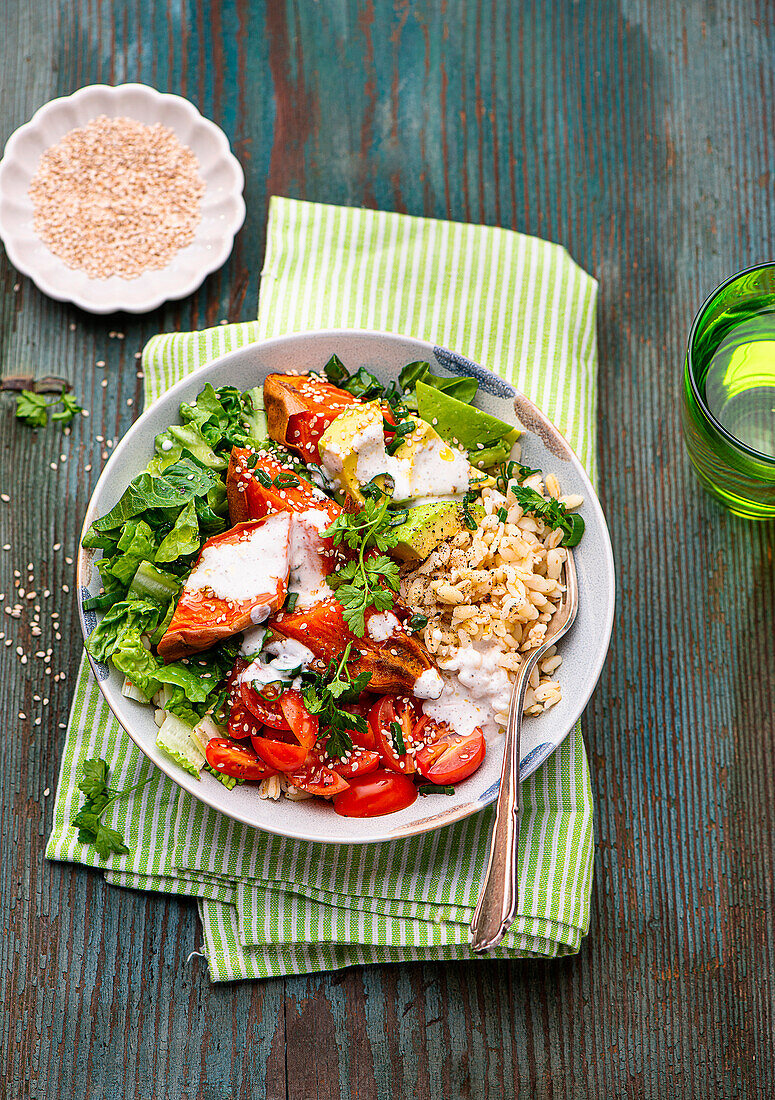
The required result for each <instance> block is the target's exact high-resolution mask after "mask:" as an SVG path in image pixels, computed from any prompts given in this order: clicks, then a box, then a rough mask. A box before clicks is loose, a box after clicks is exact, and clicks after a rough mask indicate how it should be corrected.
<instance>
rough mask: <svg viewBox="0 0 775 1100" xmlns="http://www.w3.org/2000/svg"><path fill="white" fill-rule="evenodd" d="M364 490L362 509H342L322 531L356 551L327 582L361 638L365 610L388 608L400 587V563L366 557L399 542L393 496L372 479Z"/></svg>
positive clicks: (382, 557)
mask: <svg viewBox="0 0 775 1100" xmlns="http://www.w3.org/2000/svg"><path fill="white" fill-rule="evenodd" d="M361 492H362V493H363V494H364V497H365V499H364V502H363V508H362V509H361V510H360V512H358V513H356V514H355V515H352V514H351V513H349V512H342V513H341V514H340V515H339V516H337V518H336V519H335V520H334V522H333V524H332V525H331V526H330V527H329V528H327V529H326V530H325V531H324V532H323V537H324V538H331V539H332V540H333V543H334V546H341V545H342V543H344V544H345V545H346V546H349V548H350V549H351V550H356V551H357V556H356V557H355V558H354V559H353V560H352V561H349V562H347V563H346V564H345V565H343V566H342V567H341V569H337V571H336V572H335V573H332V574H331V576H330V577H329V578H328V583H329V585H330V586H331V587H332V588H333V589H334V590H335V592H336V595H337V599H338V600H339V602H340V603H341V605H342V607H343V608H344V619H345V622H346V623H347V625H348V626H349V627H350V629H351V630H352V632H353V633H354V634H357V636H358V637H359V638H362V637H363V635H364V634H365V633H366V611H367V610H368V609H369V608H370V607H373V608H374V609H375V610H376V611H386V610H387V609H388V608H389V607H392V606H393V602H394V593H396V592H398V589H399V576H398V566H397V564H396V563H395V562H394V561H393V560H392V559H391V558H389V557H388V556H387V554H385V553H381V554H375V555H373V556H370V557H367V556H366V554H367V551H369V550H374V549H376V550H382V551H385V550H392V549H393V547H394V546H397V545H398V541H399V534H398V531H397V529H396V526H395V524H394V522H393V521H394V517H393V515H392V513H391V512H389V511H388V505H389V504H390V495H389V494H388V493H386V492H384V490H382V489H380V487H379V486H378V485H375V484H374V483H373V482H368V483H367V484H366V485H363V486H362V487H361Z"/></svg>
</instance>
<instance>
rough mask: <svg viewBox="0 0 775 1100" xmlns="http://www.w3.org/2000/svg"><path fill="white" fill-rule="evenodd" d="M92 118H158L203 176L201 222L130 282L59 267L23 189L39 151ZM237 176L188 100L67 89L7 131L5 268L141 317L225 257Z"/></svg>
mask: <svg viewBox="0 0 775 1100" xmlns="http://www.w3.org/2000/svg"><path fill="white" fill-rule="evenodd" d="M99 115H107V116H108V117H110V118H116V117H119V116H122V115H125V116H127V117H129V118H133V119H136V120H137V121H138V122H143V123H146V124H150V123H156V122H160V123H162V124H163V125H164V126H167V127H169V129H171V130H172V131H173V132H174V133H175V135H176V137H177V138H178V139H179V140H180V141H181V142H182V143H183V144H184V145H187V146H188V147H189V148H190V149H191V150H192V151H193V153H194V154H195V155H196V158H197V160H198V161H199V172H200V175H201V176H202V178H203V180H204V181H205V185H206V187H205V193H204V196H203V198H202V218H201V221H200V222H199V225H198V226H197V229H196V235H195V237H194V240H193V241H192V242H191V244H190V245H188V246H187V247H186V248H182V249H181V250H180V251H179V252H177V253H176V254H175V255H174V256H173V258H172V260H171V261H170V262H169V263H168V264H167V266H166V267H163V268H159V269H158V270H156V269H149V270H148V271H145V272H143V274H142V275H140V276H138V277H137V278H136V279H122V278H120V277H119V276H118V275H111V276H110V278H108V279H93V278H91V277H90V276H89V275H87V274H86V272H85V271H79V270H76V269H74V268H71V267H67V266H66V264H64V263H63V261H62V260H60V259H59V257H58V256H55V255H54V253H53V252H51V250H50V249H49V248H48V247H47V246H46V245H45V244H44V243H43V242H42V241H41V240H40V238H39V237H38V236H37V234H36V233H35V229H34V211H33V207H32V200H31V199H30V197H29V194H28V191H29V186H30V181H31V179H32V177H33V175H34V174H35V171H36V169H37V167H38V164H39V162H40V158H41V156H42V154H43V153H44V152H45V151H46V149H48V148H50V147H51V146H52V145H54V144H55V143H56V142H57V141H59V140H60V139H61V138H63V137H64V135H65V134H66V133H68V132H69V131H70V130H73V129H75V128H76V127H79V126H85V125H86V123H87V122H90V121H91V120H92V119H94V118H97V117H98V116H99ZM244 185H245V177H244V175H243V173H242V168H241V167H240V164H239V161H238V160H237V158H236V157H235V156H234V155H233V154H232V152H231V150H230V149H229V142H228V139H227V137H226V135H225V134H224V132H223V130H221V129H219V128H218V127H217V126H216V125H215V123H213V122H210V121H209V120H208V119H206V118H203V117H202V115H200V113H199V111H197V109H196V107H194V105H193V104H192V103H189V102H188V100H187V99H182V98H181V97H180V96H177V95H166V94H163V93H161V92H157V91H156V90H155V89H154V88H149V87H147V86H146V85H145V84H120V85H118V86H117V87H115V88H112V87H110V86H108V85H107V84H92V85H90V86H89V87H87V88H81V89H80V90H79V91H77V92H74V93H73V95H69V96H64V97H63V98H62V99H52V100H51V102H50V103H46V104H45V106H43V107H41V108H40V110H39V111H36V112H35V114H34V115H33V116H32V118H31V119H30V121H29V122H28V123H26V125H24V126H20V127H19V129H18V130H16V131H15V132H14V133H13V134H11V136H10V138H9V139H8V141H7V143H6V146H5V153H4V155H3V159H2V161H0V237H2V239H3V243H4V244H5V248H6V251H7V253H8V257H9V259H10V261H11V263H12V264H13V265H14V267H16V268H18V269H19V271H21V272H22V273H23V274H25V275H29V277H30V278H31V279H32V280H33V282H34V283H35V284H36V286H38V287H39V288H40V290H42V291H43V293H44V294H48V295H49V297H51V298H57V299H58V300H59V301H63V302H74V303H75V304H76V305H77V306H80V307H81V309H86V310H88V311H89V312H90V313H115V312H117V311H118V310H126V311H127V312H129V313H146V312H147V311H148V310H151V309H156V308H157V307H158V306H160V305H161V304H162V303H163V302H166V301H168V300H169V299H172V298H184V297H185V296H186V295H187V294H191V293H193V291H195V290H196V289H197V287H198V286H200V285H201V283H202V282H203V281H204V279H205V277H206V276H207V275H209V274H210V273H211V272H212V271H216V270H217V269H218V268H219V267H221V266H222V265H223V264H224V263H225V262H226V260H227V259H228V258H229V255H230V253H231V250H232V247H233V245H234V236H235V234H236V233H237V230H238V229H239V228H240V226H241V225H242V223H243V222H244V220H245V203H244V201H243V199H242V191H243V188H244Z"/></svg>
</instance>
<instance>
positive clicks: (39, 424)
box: [16, 390, 83, 428]
mask: <svg viewBox="0 0 775 1100" xmlns="http://www.w3.org/2000/svg"><path fill="white" fill-rule="evenodd" d="M57 406H60V407H59V408H57ZM49 409H57V411H56V412H52V413H51V419H52V420H56V421H59V422H60V423H61V424H69V423H70V421H71V420H72V419H73V417H74V416H76V414H77V413H80V412H83V408H82V406H81V405H79V404H78V402H77V401H76V400H75V398H74V397H73V395H72V394H71V393H63V394H61V395H60V396H59V397H55V398H54V400H53V401H47V400H46V396H45V394H42V393H33V391H32V390H22V391H21V393H18V394H17V395H16V419H17V420H21V422H22V423H23V424H27V425H28V426H29V427H30V428H45V426H46V424H48V415H49Z"/></svg>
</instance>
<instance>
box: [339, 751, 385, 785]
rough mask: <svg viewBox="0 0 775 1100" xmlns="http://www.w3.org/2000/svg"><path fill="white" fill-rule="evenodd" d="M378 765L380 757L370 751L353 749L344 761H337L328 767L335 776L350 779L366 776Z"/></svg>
mask: <svg viewBox="0 0 775 1100" xmlns="http://www.w3.org/2000/svg"><path fill="white" fill-rule="evenodd" d="M379 765H380V755H379V753H378V752H373V751H372V750H370V749H353V751H352V752H351V753H350V755H349V757H347V758H346V759H345V760H337V761H336V762H334V763H332V764H331V765H330V766H331V767H332V768H333V769H334V771H335V772H336V774H337V775H341V776H343V777H344V778H345V779H351V778H352V777H353V776H354V775H368V774H369V772H375V771H376V770H377V768H378V767H379Z"/></svg>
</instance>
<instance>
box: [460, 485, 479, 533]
mask: <svg viewBox="0 0 775 1100" xmlns="http://www.w3.org/2000/svg"><path fill="white" fill-rule="evenodd" d="M478 496H479V494H478V492H476V491H475V490H473V489H469V490H468V492H467V493H466V494H465V495H464V497H463V523H464V524H465V525H466V527H467V528H468V530H469V531H475V530H476V529H477V527H478V526H479V524H478V523H477V522H476V518H475V517H474V516H472V515H471V505H472V504H473V503H474V501H475V500H476V498H477V497H478Z"/></svg>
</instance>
